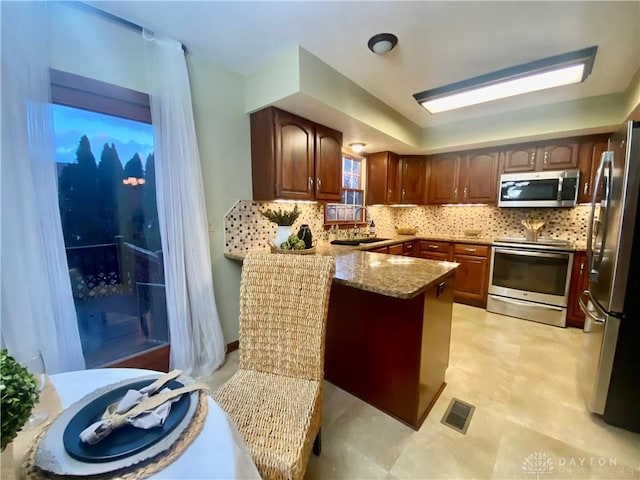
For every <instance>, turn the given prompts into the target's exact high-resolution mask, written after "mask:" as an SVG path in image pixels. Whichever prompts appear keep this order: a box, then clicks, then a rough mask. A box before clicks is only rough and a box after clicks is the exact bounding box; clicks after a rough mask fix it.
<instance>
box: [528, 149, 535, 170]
mask: <svg viewBox="0 0 640 480" xmlns="http://www.w3.org/2000/svg"><path fill="white" fill-rule="evenodd" d="M535 161H536V152H531V160H530V161H529V165H531V166H532V167H533V162H535Z"/></svg>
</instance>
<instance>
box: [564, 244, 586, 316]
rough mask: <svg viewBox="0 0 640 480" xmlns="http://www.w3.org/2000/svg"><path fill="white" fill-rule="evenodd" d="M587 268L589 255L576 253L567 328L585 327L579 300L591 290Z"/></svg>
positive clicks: (570, 288)
mask: <svg viewBox="0 0 640 480" xmlns="http://www.w3.org/2000/svg"><path fill="white" fill-rule="evenodd" d="M588 270H589V269H588V268H587V254H586V253H585V252H576V253H575V254H574V255H573V268H572V270H571V282H570V284H569V299H568V303H567V326H568V327H576V328H582V327H584V313H582V310H580V304H579V303H578V299H579V298H580V295H581V294H582V292H584V291H585V290H587V289H588V288H589V272H588Z"/></svg>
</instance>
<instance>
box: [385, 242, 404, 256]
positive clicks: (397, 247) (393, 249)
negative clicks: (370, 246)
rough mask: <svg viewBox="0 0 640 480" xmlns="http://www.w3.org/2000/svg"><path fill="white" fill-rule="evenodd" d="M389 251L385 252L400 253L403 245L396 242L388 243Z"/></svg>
mask: <svg viewBox="0 0 640 480" xmlns="http://www.w3.org/2000/svg"><path fill="white" fill-rule="evenodd" d="M388 248H389V251H388V252H387V253H388V254H389V255H402V254H403V253H404V247H403V246H402V244H401V243H396V244H395V245H389V247H388Z"/></svg>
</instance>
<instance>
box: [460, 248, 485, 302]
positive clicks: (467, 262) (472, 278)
mask: <svg viewBox="0 0 640 480" xmlns="http://www.w3.org/2000/svg"><path fill="white" fill-rule="evenodd" d="M453 252H454V255H453V261H454V262H457V263H459V264H460V266H459V267H458V268H457V269H456V288H455V290H454V292H453V294H454V299H455V301H456V302H460V303H466V304H469V305H475V306H477V307H483V308H484V307H486V306H487V283H488V275H489V259H488V256H489V247H488V246H485V245H471V244H466V243H464V244H459V243H456V244H455V245H454V249H453Z"/></svg>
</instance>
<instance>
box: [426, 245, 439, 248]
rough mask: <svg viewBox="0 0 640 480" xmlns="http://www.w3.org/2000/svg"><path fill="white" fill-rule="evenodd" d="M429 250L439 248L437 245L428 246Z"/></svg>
mask: <svg viewBox="0 0 640 480" xmlns="http://www.w3.org/2000/svg"><path fill="white" fill-rule="evenodd" d="M428 247H429V248H438V246H437V245H428Z"/></svg>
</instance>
